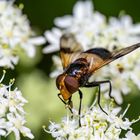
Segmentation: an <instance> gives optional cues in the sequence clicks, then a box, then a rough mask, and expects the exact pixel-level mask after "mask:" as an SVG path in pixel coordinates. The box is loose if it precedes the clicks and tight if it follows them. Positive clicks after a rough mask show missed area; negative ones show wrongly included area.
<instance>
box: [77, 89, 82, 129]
mask: <svg viewBox="0 0 140 140" xmlns="http://www.w3.org/2000/svg"><path fill="white" fill-rule="evenodd" d="M78 91H79V97H80V104H79V112H78V114H79V127H81V105H82V98H83V93H82V91H81V90H80V89H79V90H78Z"/></svg>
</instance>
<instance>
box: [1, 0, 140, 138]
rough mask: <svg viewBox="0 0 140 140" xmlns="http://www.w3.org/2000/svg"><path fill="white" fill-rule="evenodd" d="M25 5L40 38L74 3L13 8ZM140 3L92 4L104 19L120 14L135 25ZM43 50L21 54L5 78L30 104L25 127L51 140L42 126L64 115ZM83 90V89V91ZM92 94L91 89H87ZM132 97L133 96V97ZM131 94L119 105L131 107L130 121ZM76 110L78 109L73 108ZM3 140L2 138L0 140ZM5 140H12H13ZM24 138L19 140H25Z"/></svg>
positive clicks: (136, 101) (135, 110)
mask: <svg viewBox="0 0 140 140" xmlns="http://www.w3.org/2000/svg"><path fill="white" fill-rule="evenodd" d="M20 3H23V4H24V10H23V12H24V13H25V14H26V15H27V16H28V18H29V20H30V23H31V26H32V28H33V29H34V30H35V31H36V32H37V33H38V34H40V35H41V34H43V33H44V31H45V30H50V29H51V28H52V27H53V26H54V24H53V20H54V18H55V17H60V16H63V15H66V14H71V13H72V9H73V6H74V4H75V3H76V0H40V1H38V0H17V1H16V4H17V5H19V4H20ZM139 5H140V1H139V0H105V1H103V0H94V7H95V9H96V10H97V11H99V12H101V13H103V14H104V15H106V16H107V17H110V16H118V15H119V13H120V11H125V13H126V14H129V15H130V16H131V17H132V18H133V20H134V22H139V21H140V8H139ZM42 48H43V46H42V47H38V48H37V55H36V57H35V58H34V59H30V58H28V57H27V56H25V55H24V54H21V59H20V63H19V64H18V65H17V66H16V68H15V70H8V71H7V76H6V78H7V79H9V78H13V77H15V78H16V85H15V86H18V88H19V89H20V90H21V91H22V93H23V96H24V97H25V98H26V99H27V100H28V101H29V103H28V104H27V105H26V106H25V110H26V112H27V115H26V116H27V126H28V127H29V128H30V129H31V130H32V132H33V134H34V135H35V140H51V139H53V138H52V137H51V135H49V134H47V133H46V132H44V130H43V129H42V126H43V125H45V126H46V127H48V124H49V120H52V121H55V122H59V121H60V120H61V117H62V116H64V115H65V114H66V112H67V111H66V109H65V107H64V105H63V104H62V103H61V101H60V100H59V99H58V97H57V93H58V90H57V88H56V86H55V79H51V78H49V73H50V72H51V71H52V64H53V63H52V60H51V56H52V55H53V54H47V55H46V54H42ZM84 90H85V89H84ZM88 90H90V91H89V92H91V93H92V90H93V89H88ZM133 95H134V94H133ZM135 95H136V96H132V95H131V94H130V95H129V96H127V97H125V102H124V104H123V105H122V107H123V108H126V106H127V104H128V103H130V104H131V107H130V109H129V111H128V112H127V114H126V116H127V117H128V118H130V119H134V118H137V117H138V116H139V115H140V109H139V106H140V94H138V93H136V94H135ZM90 96H91V94H90V93H89V94H86V95H85V94H84V103H83V106H86V104H88V103H89V102H90V101H89V98H90ZM74 98H75V99H74V100H79V98H78V95H77V94H75V95H74ZM76 106H77V105H76ZM133 128H134V132H135V133H136V134H137V133H139V132H140V122H138V123H136V124H134V125H133ZM2 139H4V138H2ZM7 139H9V140H12V139H13V140H14V138H13V136H12V135H11V136H9V137H8V138H7ZM26 139H27V138H23V137H22V140H26Z"/></svg>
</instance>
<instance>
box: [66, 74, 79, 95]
mask: <svg viewBox="0 0 140 140" xmlns="http://www.w3.org/2000/svg"><path fill="white" fill-rule="evenodd" d="M65 86H66V88H67V90H68V91H69V92H70V93H74V92H76V91H77V90H78V88H79V84H78V81H77V79H76V78H74V77H72V76H66V78H65Z"/></svg>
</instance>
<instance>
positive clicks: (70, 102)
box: [57, 93, 73, 114]
mask: <svg viewBox="0 0 140 140" xmlns="http://www.w3.org/2000/svg"><path fill="white" fill-rule="evenodd" d="M57 95H58V97H59V99H60V100H61V101H62V102H63V103H64V104H65V105H67V104H68V108H69V110H70V112H71V113H72V114H73V112H72V109H71V106H70V105H71V104H72V101H71V98H70V99H69V101H68V103H66V102H65V101H64V100H63V99H62V98H61V94H60V93H59V94H57Z"/></svg>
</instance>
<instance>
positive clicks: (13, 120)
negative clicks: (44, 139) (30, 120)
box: [7, 113, 34, 140]
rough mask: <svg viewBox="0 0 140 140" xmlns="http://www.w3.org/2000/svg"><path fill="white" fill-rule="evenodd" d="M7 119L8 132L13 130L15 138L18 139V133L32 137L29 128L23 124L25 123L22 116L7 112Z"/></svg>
mask: <svg viewBox="0 0 140 140" xmlns="http://www.w3.org/2000/svg"><path fill="white" fill-rule="evenodd" d="M7 119H8V123H9V125H8V128H7V130H8V134H9V133H11V132H14V134H15V137H16V140H20V133H22V135H23V136H26V137H29V138H30V139H33V138H34V136H33V135H32V133H31V131H30V129H29V128H27V127H25V126H24V124H25V123H26V121H25V118H24V116H21V115H19V114H17V113H16V114H13V113H8V114H7Z"/></svg>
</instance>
